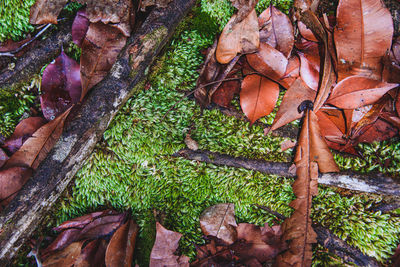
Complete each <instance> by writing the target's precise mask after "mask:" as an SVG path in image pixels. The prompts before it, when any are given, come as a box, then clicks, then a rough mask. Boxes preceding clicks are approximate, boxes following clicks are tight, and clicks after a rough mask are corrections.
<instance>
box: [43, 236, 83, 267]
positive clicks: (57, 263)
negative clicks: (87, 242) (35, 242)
mask: <svg viewBox="0 0 400 267" xmlns="http://www.w3.org/2000/svg"><path fill="white" fill-rule="evenodd" d="M82 245H83V241H80V242H74V243H72V244H70V245H69V246H68V247H66V248H65V249H63V250H60V251H57V252H55V253H54V254H53V255H51V256H49V257H48V258H47V259H46V260H45V261H44V262H43V267H61V266H65V267H67V266H73V265H74V263H75V261H76V260H77V258H78V257H79V255H80V254H81V249H82Z"/></svg>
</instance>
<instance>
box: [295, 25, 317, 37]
mask: <svg viewBox="0 0 400 267" xmlns="http://www.w3.org/2000/svg"><path fill="white" fill-rule="evenodd" d="M297 28H298V29H299V32H300V34H301V36H303V37H304V38H305V39H307V40H308V41H312V42H318V39H317V38H316V37H315V35H314V34H313V32H312V31H311V30H310V29H309V28H308V27H307V26H306V25H305V24H304V23H303V22H301V21H298V22H297Z"/></svg>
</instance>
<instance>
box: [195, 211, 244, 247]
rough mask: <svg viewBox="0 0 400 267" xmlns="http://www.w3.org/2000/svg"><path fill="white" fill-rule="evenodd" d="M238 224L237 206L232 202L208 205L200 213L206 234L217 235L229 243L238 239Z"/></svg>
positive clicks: (201, 224) (201, 225) (202, 226)
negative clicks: (236, 218)
mask: <svg viewBox="0 0 400 267" xmlns="http://www.w3.org/2000/svg"><path fill="white" fill-rule="evenodd" d="M236 226H237V224H236V220H235V206H234V205H233V204H231V203H224V204H218V205H215V206H211V207H208V208H207V209H205V210H204V211H203V213H202V214H201V215H200V227H201V230H202V231H203V233H204V235H206V236H209V235H211V236H215V237H217V238H219V239H221V240H222V241H224V242H225V243H226V244H228V245H229V244H232V243H233V242H235V241H236V231H235V227H236Z"/></svg>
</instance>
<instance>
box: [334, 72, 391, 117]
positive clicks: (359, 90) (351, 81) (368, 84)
mask: <svg viewBox="0 0 400 267" xmlns="http://www.w3.org/2000/svg"><path fill="white" fill-rule="evenodd" d="M397 85H398V84H394V83H386V82H381V81H378V80H374V79H372V78H368V77H364V76H350V77H347V78H345V79H344V80H342V81H340V82H339V83H338V84H337V85H336V86H335V87H334V88H333V89H332V93H331V95H330V97H329V99H328V101H327V103H328V104H332V105H334V106H336V107H338V108H343V109H355V108H358V107H362V106H365V105H369V104H373V103H375V102H376V101H377V100H378V99H379V98H381V97H382V96H383V95H384V94H385V93H386V92H387V91H389V90H390V89H392V88H394V87H396V86H397Z"/></svg>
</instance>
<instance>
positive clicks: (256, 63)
mask: <svg viewBox="0 0 400 267" xmlns="http://www.w3.org/2000/svg"><path fill="white" fill-rule="evenodd" d="M246 58H247V62H248V63H249V65H250V66H251V67H252V68H253V69H255V70H256V71H258V72H259V73H261V74H263V75H265V76H267V77H268V78H270V79H272V80H274V81H278V80H280V79H281V78H282V77H283V76H284V75H285V73H286V67H287V65H288V60H287V59H286V57H285V56H284V55H283V54H282V53H281V52H279V51H278V50H276V49H275V48H273V47H271V46H270V45H268V44H265V43H261V44H260V48H259V50H258V51H257V52H256V53H254V54H249V55H247V56H246Z"/></svg>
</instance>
